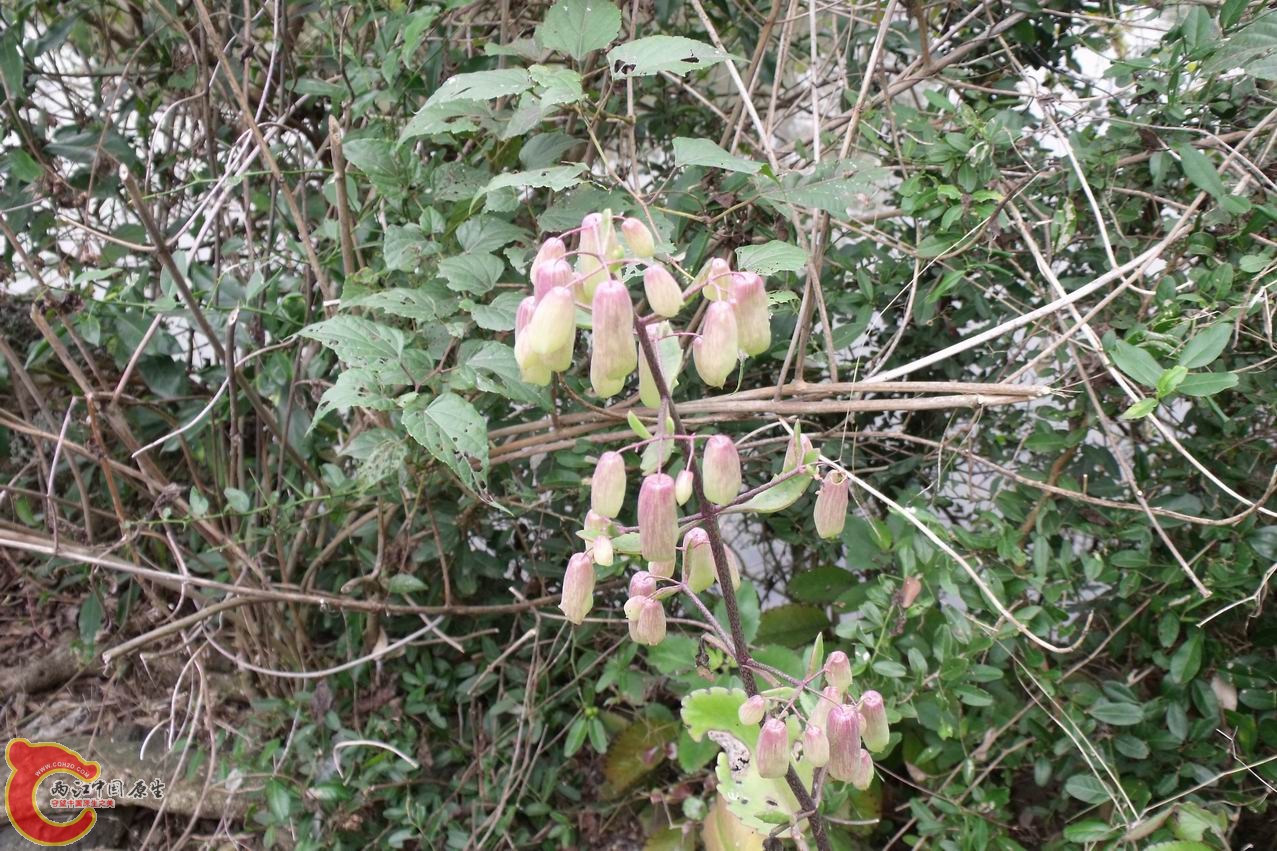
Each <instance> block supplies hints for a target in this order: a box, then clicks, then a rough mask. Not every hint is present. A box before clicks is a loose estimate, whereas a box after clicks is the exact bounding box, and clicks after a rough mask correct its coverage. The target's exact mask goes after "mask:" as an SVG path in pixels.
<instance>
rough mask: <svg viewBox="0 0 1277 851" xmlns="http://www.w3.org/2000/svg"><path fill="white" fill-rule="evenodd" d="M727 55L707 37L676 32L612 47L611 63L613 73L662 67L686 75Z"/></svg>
mask: <svg viewBox="0 0 1277 851" xmlns="http://www.w3.org/2000/svg"><path fill="white" fill-rule="evenodd" d="M725 59H727V54H726V53H723V52H722V51H721V50H718V49H716V48H714V47H712V46H710V45H708V44H706V43H705V42H703V41H696V40H695V39H691V38H684V37H682V36H673V35H651V36H648V37H646V38H640V39H637V40H635V41H628V42H626V43H625V44H620V45H617V46H616V47H614V48H612V49H611V50H609V51H608V54H607V62H608V67H610V68H611V69H612V76H613V77H616V78H618V79H624V78H625V77H647V76H651V75H652V74H659V73H661V72H662V71H665V72H668V73H671V74H678V75H679V76H682V75H683V74H686V73H688V72H690V71H699V70H702V69H704V68H709V67H710V66H712V65H717V64H718V63H719V62H722V61H723V60H725Z"/></svg>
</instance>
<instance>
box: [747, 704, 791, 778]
mask: <svg viewBox="0 0 1277 851" xmlns="http://www.w3.org/2000/svg"><path fill="white" fill-rule="evenodd" d="M754 768H755V769H756V770H757V771H758V776H759V777H766V778H769V779H775V778H777V777H784V776H785V772H786V771H788V770H789V728H787V727H786V726H785V722H784V721H782V720H780V719H779V718H768V719H767V720H766V721H764V722H763V729H762V730H760V731H759V733H758V745H757V746H756V747H755V748H754Z"/></svg>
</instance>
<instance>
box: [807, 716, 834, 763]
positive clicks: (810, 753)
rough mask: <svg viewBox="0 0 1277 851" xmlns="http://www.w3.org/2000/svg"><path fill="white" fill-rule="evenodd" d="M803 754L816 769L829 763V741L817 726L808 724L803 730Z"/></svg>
mask: <svg viewBox="0 0 1277 851" xmlns="http://www.w3.org/2000/svg"><path fill="white" fill-rule="evenodd" d="M803 754H804V755H805V756H806V757H807V761H808V762H810V763H811V764H812V765H813V766H814V767H816V768H821V767H823V766H825V765H826V764H828V762H829V739H828V738H827V737H826V736H825V731H824V730H823V729H822V728H821V727H819V726H817V725H815V724H808V725H807V729H805V730H803Z"/></svg>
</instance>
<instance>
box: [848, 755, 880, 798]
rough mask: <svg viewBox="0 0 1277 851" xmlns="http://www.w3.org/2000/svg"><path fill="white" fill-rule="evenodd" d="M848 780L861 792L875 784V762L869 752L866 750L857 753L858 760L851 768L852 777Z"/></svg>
mask: <svg viewBox="0 0 1277 851" xmlns="http://www.w3.org/2000/svg"><path fill="white" fill-rule="evenodd" d="M847 779H848V780H849V781H850V782H851V785H852V786H854V787H856V788H857V789H859V790H860V791H861V792H863V791H865V790H866V789H868V788H869V786H870V784H872V783H873V782H874V761H873V757H871V756H869V751H867V750H865V749H864V748H860V749H859V750H857V751H856V759H855V762H853V763H852V766H851V776H850V777H848V778H847Z"/></svg>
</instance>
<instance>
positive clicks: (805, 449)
mask: <svg viewBox="0 0 1277 851" xmlns="http://www.w3.org/2000/svg"><path fill="white" fill-rule="evenodd" d="M811 450H812V445H811V438H810V437H808V436H807V435H805V434H804V435H802V436H801V437H799V436H798V435H794V436H793V437H791V438H790V439H789V446H788V447H787V448H786V449H785V461H784V463H782V464H781V465H780V469H781V472H782V473H788V472H789V471H790V470H792V469H794V468H795V467H797V466H798V465H799V464H801V463H802V462H803V459H804V458H806V457H807V453H809V452H811Z"/></svg>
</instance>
